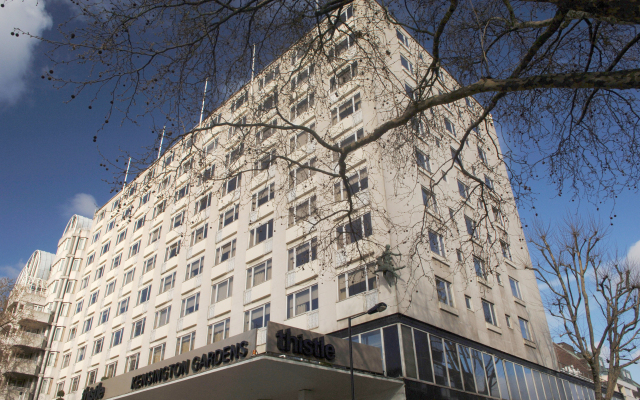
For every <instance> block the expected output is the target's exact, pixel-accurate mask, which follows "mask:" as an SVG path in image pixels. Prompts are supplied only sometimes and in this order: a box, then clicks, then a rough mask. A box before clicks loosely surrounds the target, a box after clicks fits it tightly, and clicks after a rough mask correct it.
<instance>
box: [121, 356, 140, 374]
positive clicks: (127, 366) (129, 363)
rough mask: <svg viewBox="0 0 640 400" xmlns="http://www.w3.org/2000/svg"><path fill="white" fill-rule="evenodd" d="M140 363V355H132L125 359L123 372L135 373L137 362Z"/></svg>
mask: <svg viewBox="0 0 640 400" xmlns="http://www.w3.org/2000/svg"><path fill="white" fill-rule="evenodd" d="M139 361H140V353H136V354H132V355H130V356H128V357H127V358H126V359H125V362H124V372H125V373H126V372H130V371H135V370H136V369H138V362H139Z"/></svg>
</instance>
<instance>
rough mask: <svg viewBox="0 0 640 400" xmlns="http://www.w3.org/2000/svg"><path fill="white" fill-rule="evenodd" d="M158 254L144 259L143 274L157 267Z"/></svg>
mask: <svg viewBox="0 0 640 400" xmlns="http://www.w3.org/2000/svg"><path fill="white" fill-rule="evenodd" d="M157 257H158V256H157V255H155V254H154V255H153V257H149V258H147V259H146V260H144V263H143V264H142V274H146V273H147V272H149V271H152V270H153V269H154V268H155V267H156V258H157Z"/></svg>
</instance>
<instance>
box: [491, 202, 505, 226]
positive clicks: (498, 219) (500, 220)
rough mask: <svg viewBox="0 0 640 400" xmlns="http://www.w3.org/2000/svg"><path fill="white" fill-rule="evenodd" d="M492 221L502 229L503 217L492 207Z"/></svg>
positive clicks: (500, 212)
mask: <svg viewBox="0 0 640 400" xmlns="http://www.w3.org/2000/svg"><path fill="white" fill-rule="evenodd" d="M493 219H494V220H495V221H496V222H497V223H498V224H499V225H500V226H502V227H504V217H503V215H502V211H500V210H499V209H497V208H495V207H493Z"/></svg>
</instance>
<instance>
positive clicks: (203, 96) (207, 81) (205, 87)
mask: <svg viewBox="0 0 640 400" xmlns="http://www.w3.org/2000/svg"><path fill="white" fill-rule="evenodd" d="M208 83H209V78H207V79H206V80H205V81H204V94H203V95H202V108H201V109H200V123H198V125H201V124H202V115H203V114H204V100H205V98H206V97H207V84H208Z"/></svg>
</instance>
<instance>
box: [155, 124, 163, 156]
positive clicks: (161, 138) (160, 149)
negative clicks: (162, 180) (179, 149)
mask: <svg viewBox="0 0 640 400" xmlns="http://www.w3.org/2000/svg"><path fill="white" fill-rule="evenodd" d="M164 128H165V127H164V126H163V127H162V136H161V137H160V146H159V147H158V158H160V154H162V141H163V140H164ZM158 158H156V160H157V159H158Z"/></svg>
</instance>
